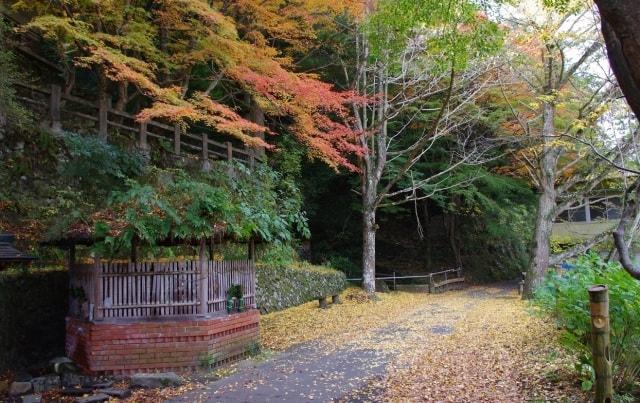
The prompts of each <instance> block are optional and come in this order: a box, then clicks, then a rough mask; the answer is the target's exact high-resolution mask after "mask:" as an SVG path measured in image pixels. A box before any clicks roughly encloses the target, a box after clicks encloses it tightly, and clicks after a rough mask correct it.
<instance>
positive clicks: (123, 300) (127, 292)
mask: <svg viewBox="0 0 640 403" xmlns="http://www.w3.org/2000/svg"><path fill="white" fill-rule="evenodd" d="M205 266H206V267H205V269H206V270H204V271H201V270H200V263H199V261H180V262H141V263H114V262H98V263H96V264H76V265H74V266H73V267H72V269H71V272H70V278H71V300H70V310H69V311H70V315H73V316H78V317H82V318H84V319H89V320H111V321H118V320H126V319H159V318H176V317H191V316H196V315H212V314H219V313H222V312H224V311H225V309H226V300H227V295H226V294H227V291H228V290H229V288H230V287H231V286H232V285H235V284H239V285H240V286H241V289H242V293H243V297H244V301H245V306H246V307H247V308H255V303H256V301H255V266H254V263H253V261H251V260H236V261H206V262H205ZM203 295H205V296H206V300H205V301H206V302H204V301H203V299H202V296H203Z"/></svg>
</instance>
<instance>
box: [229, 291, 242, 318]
mask: <svg viewBox="0 0 640 403" xmlns="http://www.w3.org/2000/svg"><path fill="white" fill-rule="evenodd" d="M236 302H237V304H236ZM233 311H238V312H243V311H244V298H243V296H242V287H240V284H233V285H231V287H229V290H227V313H231V312H233Z"/></svg>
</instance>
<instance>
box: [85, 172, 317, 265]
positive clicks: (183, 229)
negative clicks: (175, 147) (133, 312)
mask: <svg viewBox="0 0 640 403" xmlns="http://www.w3.org/2000/svg"><path fill="white" fill-rule="evenodd" d="M301 208H302V202H301V197H300V196H299V191H298V189H297V187H296V185H295V184H294V182H293V181H290V180H285V179H282V178H281V176H280V175H279V174H278V173H277V172H275V171H273V170H272V169H270V168H268V167H267V166H266V165H260V166H258V167H257V168H255V169H254V170H249V169H248V168H246V167H244V166H243V165H240V164H233V165H228V164H218V165H216V166H215V167H214V169H213V170H212V171H211V172H209V173H201V172H199V173H192V174H189V173H187V172H186V171H184V170H181V169H173V170H161V169H158V168H153V169H150V170H149V172H148V173H147V174H146V175H144V176H142V177H140V178H137V179H132V180H128V181H127V187H126V188H125V189H124V190H116V191H113V192H111V195H110V197H109V202H108V204H107V206H106V208H105V209H103V210H101V211H99V212H98V213H99V214H98V215H99V216H100V217H101V218H100V219H99V220H97V221H95V225H94V233H95V235H96V236H97V237H98V238H102V237H104V242H102V243H101V244H100V245H99V246H100V247H101V248H102V249H103V251H102V252H103V253H106V254H107V255H113V254H115V253H117V252H118V251H120V250H122V249H125V248H128V246H129V245H130V244H131V241H132V240H133V239H134V238H137V239H140V240H142V241H143V243H145V244H149V245H153V244H155V243H157V242H158V241H161V240H163V239H167V238H169V237H170V236H173V237H175V238H177V239H185V240H186V239H201V238H210V237H212V236H214V235H219V234H220V233H222V232H226V233H227V234H230V235H233V236H235V237H236V238H237V239H248V238H250V237H253V236H257V237H260V238H261V239H262V240H264V241H266V242H276V243H278V242H289V241H291V240H292V239H293V238H294V235H296V234H300V235H302V236H308V235H309V229H308V227H307V221H306V216H305V214H304V212H302V211H301Z"/></svg>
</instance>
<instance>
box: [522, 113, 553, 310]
mask: <svg viewBox="0 0 640 403" xmlns="http://www.w3.org/2000/svg"><path fill="white" fill-rule="evenodd" d="M554 117H555V107H554V106H553V105H552V104H550V103H545V105H544V111H543V128H542V135H543V142H544V149H543V155H542V156H541V157H540V162H539V163H540V198H539V200H538V212H537V214H536V227H535V232H534V236H533V245H532V249H531V259H530V261H529V270H528V272H527V278H526V280H525V284H524V293H523V294H522V297H523V298H531V297H532V296H533V291H534V290H535V288H536V287H537V286H538V285H539V284H540V283H541V281H542V279H543V277H544V273H545V271H546V270H547V268H548V267H549V257H550V252H551V251H550V245H549V244H550V239H551V229H552V227H553V221H554V219H555V218H556V211H557V210H556V184H555V182H556V172H557V165H558V156H559V150H558V149H557V148H556V147H554V146H553V144H552V142H553V139H552V137H551V136H552V135H553V134H554Z"/></svg>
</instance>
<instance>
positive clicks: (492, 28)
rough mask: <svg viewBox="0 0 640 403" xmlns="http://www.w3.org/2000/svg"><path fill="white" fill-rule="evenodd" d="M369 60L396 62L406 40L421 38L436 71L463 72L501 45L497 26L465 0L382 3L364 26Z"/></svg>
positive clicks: (405, 0) (389, 1)
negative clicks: (469, 63) (474, 60)
mask: <svg viewBox="0 0 640 403" xmlns="http://www.w3.org/2000/svg"><path fill="white" fill-rule="evenodd" d="M365 32H366V34H367V37H368V40H369V43H370V46H371V55H372V57H373V58H376V59H380V60H385V61H389V60H390V61H392V63H399V62H400V61H401V57H400V55H401V54H402V52H403V51H404V49H405V47H406V46H407V43H408V41H409V39H410V38H413V37H422V38H423V39H424V40H425V41H426V47H427V49H429V52H430V54H432V55H437V54H439V55H442V57H441V58H438V59H437V61H436V66H433V67H434V68H436V69H439V70H448V69H451V68H453V69H455V70H459V69H463V68H464V67H465V66H466V65H467V64H468V62H469V61H470V60H471V59H473V58H476V57H482V56H486V55H488V54H491V53H493V52H495V51H497V50H498V49H500V47H501V46H502V33H501V31H500V30H499V29H498V26H497V24H495V23H493V22H490V21H488V20H487V19H486V17H484V16H482V15H481V14H480V9H479V8H478V6H477V5H476V4H475V3H474V2H473V1H468V0H454V1H442V0H382V1H379V2H378V3H377V6H376V10H375V12H373V13H372V14H371V15H370V16H369V18H368V20H367V21H366V23H365Z"/></svg>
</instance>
